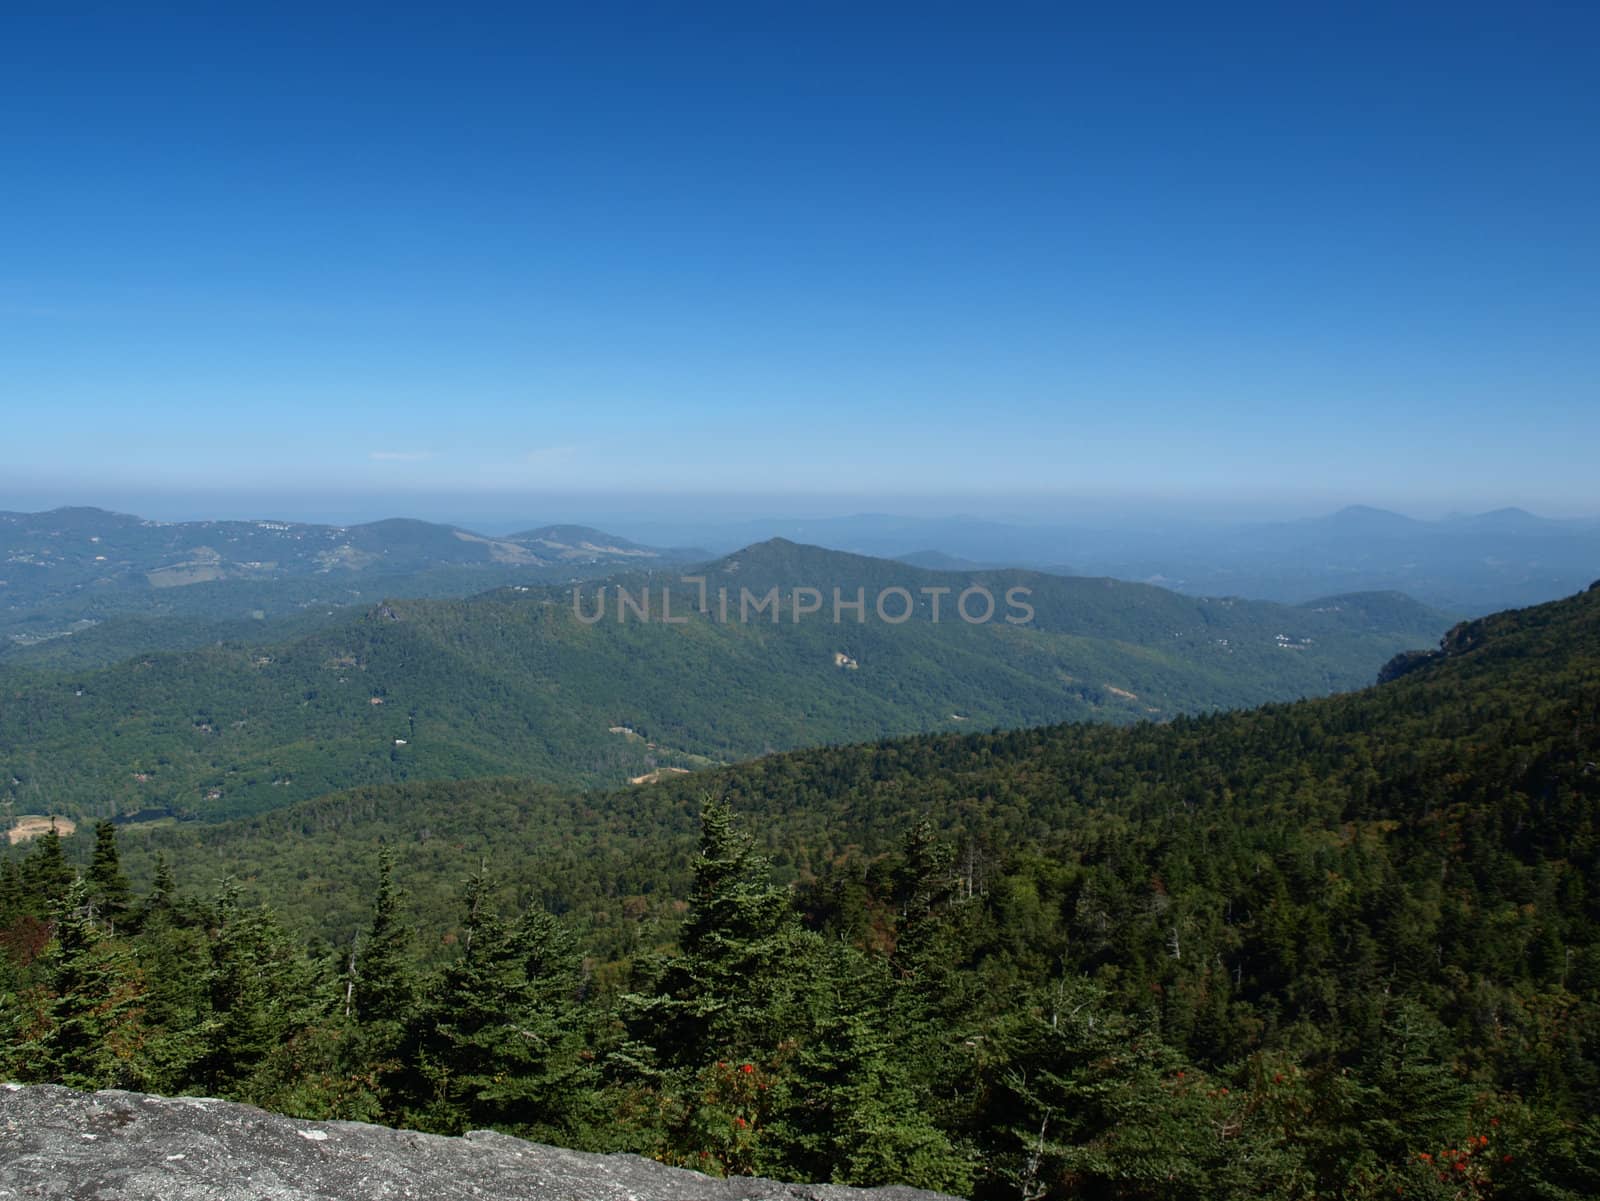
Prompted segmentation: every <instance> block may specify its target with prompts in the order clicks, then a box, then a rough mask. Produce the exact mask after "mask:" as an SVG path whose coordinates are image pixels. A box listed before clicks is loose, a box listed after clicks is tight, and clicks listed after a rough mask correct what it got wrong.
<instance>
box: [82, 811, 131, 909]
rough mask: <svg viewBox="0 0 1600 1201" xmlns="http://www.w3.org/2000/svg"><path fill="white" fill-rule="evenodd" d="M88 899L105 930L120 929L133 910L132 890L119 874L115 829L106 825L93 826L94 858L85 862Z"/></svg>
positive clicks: (119, 863) (120, 870)
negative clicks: (86, 866) (87, 867)
mask: <svg viewBox="0 0 1600 1201" xmlns="http://www.w3.org/2000/svg"><path fill="white" fill-rule="evenodd" d="M89 895H90V897H91V899H92V900H93V902H94V905H95V909H96V911H97V914H98V916H99V918H100V920H101V921H102V922H104V923H105V924H106V927H107V929H109V930H113V931H115V930H116V929H118V928H119V927H120V926H122V925H123V924H124V922H125V920H126V919H127V916H128V913H129V910H130V909H132V907H133V903H132V896H133V894H132V890H131V889H130V888H129V887H128V878H127V877H126V876H124V875H123V874H122V862H121V856H120V855H119V854H118V853H117V828H116V826H114V825H113V824H112V823H111V822H109V821H101V822H98V823H96V824H95V828H94V855H93V857H92V858H91V859H90V860H89Z"/></svg>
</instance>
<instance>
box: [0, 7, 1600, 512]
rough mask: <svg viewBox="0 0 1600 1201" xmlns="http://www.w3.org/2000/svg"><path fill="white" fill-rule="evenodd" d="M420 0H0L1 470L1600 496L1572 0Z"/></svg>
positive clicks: (1479, 501)
mask: <svg viewBox="0 0 1600 1201" xmlns="http://www.w3.org/2000/svg"><path fill="white" fill-rule="evenodd" d="M446 7H447V6H440V5H433V6H427V7H416V8H409V7H407V6H406V5H404V4H388V5H382V6H376V5H374V6H371V7H362V6H357V5H337V6H320V5H319V6H305V7H296V6H294V5H291V4H278V5H253V6H248V7H247V6H241V5H216V4H205V5H193V6H170V5H158V6H154V7H150V8H147V7H146V6H142V5H127V4H120V5H95V4H72V5H63V4H59V3H37V4H35V3H31V2H28V0H21V2H17V0H13V3H10V4H8V5H6V6H5V8H4V12H3V15H0V153H3V160H0V161H3V162H4V170H3V171H0V420H3V423H4V433H3V435H0V508H8V507H35V506H37V505H42V504H54V503H64V502H68V501H85V502H95V503H107V504H113V505H121V506H122V507H135V506H136V505H138V504H143V505H144V507H146V508H149V507H151V503H150V502H149V498H150V497H153V496H157V495H163V494H170V495H173V496H184V495H188V496H201V495H204V496H207V497H212V498H215V497H222V496H235V497H246V498H248V500H247V501H240V502H239V503H241V504H243V503H248V504H250V505H255V506H257V507H262V506H269V507H270V505H271V504H274V503H276V502H275V501H273V500H272V499H271V498H274V497H278V498H289V497H293V496H295V495H296V494H299V495H300V496H301V497H302V503H304V501H303V498H304V497H306V496H311V495H316V496H348V497H367V498H369V503H377V502H373V501H371V498H374V497H379V498H382V502H381V503H382V504H384V505H387V506H388V507H390V508H392V509H395V510H397V511H398V510H402V509H403V510H406V511H412V512H418V513H419V514H421V515H429V512H430V507H431V508H434V509H437V508H438V506H439V504H441V503H443V502H442V501H439V500H438V499H437V498H441V497H446V496H448V497H455V498H458V499H459V498H460V497H463V496H469V497H470V496H472V495H474V494H478V495H486V496H487V495H494V494H508V495H510V494H533V493H538V494H551V495H553V494H563V495H574V496H577V497H579V498H582V497H593V498H596V504H597V505H599V504H600V500H601V499H603V498H606V497H610V498H612V502H615V498H617V497H618V496H622V495H627V496H647V495H649V494H653V493H662V494H678V495H687V494H694V495H697V496H705V495H712V496H714V495H717V494H722V493H726V494H729V495H730V496H731V495H737V496H740V497H743V498H746V500H745V501H742V502H741V504H748V505H750V506H756V507H758V506H760V505H763V504H764V505H766V506H767V507H769V508H772V507H781V503H780V501H781V498H782V497H784V496H786V495H787V496H790V497H794V498H799V497H805V498H811V500H809V501H805V502H801V501H800V500H794V501H793V502H792V503H791V504H790V505H789V507H790V508H793V507H795V506H796V505H802V504H803V503H813V504H821V503H822V500H824V499H826V498H827V497H828V496H829V495H830V494H832V495H833V496H834V497H835V498H836V499H838V498H842V497H845V496H848V497H849V498H851V499H850V502H849V503H850V504H851V505H852V506H856V505H858V503H859V504H861V505H870V503H871V501H872V500H873V498H883V501H884V503H883V504H882V505H880V506H878V507H886V508H894V507H895V503H896V501H895V498H902V499H903V498H907V497H913V496H915V497H919V498H921V500H920V501H919V502H918V503H919V504H920V505H921V506H922V507H923V508H926V507H928V506H929V505H932V506H933V507H939V506H944V507H947V508H949V509H952V510H955V509H959V510H962V511H972V512H977V511H983V510H984V508H985V507H986V506H988V507H990V508H1004V509H1005V510H1006V511H1008V512H1014V511H1016V510H1017V508H1018V506H1019V504H1020V503H1022V502H1021V501H1019V499H1018V498H1026V497H1029V496H1034V495H1038V496H1045V497H1056V498H1062V499H1063V503H1070V502H1071V501H1072V499H1073V498H1085V499H1086V498H1092V499H1093V501H1094V502H1095V503H1097V504H1102V505H1103V504H1105V503H1107V502H1108V501H1110V502H1111V503H1113V504H1115V503H1118V502H1119V501H1120V500H1122V499H1126V500H1127V502H1128V503H1130V504H1133V503H1147V504H1161V503H1166V504H1170V505H1173V506H1178V507H1187V506H1199V507H1204V506H1227V505H1236V506H1245V507H1254V508H1256V509H1265V510H1269V511H1275V512H1276V511H1283V512H1287V511H1291V510H1301V511H1311V510H1317V509H1325V508H1329V507H1332V506H1334V505H1335V504H1338V503H1344V502H1347V501H1364V502H1369V503H1384V504H1390V505H1393V506H1395V507H1400V508H1406V509H1409V510H1410V511H1413V512H1419V513H1427V512H1434V511H1442V510H1444V509H1447V508H1455V507H1494V506H1497V505H1501V504H1513V503H1515V504H1524V505H1527V506H1529V507H1532V508H1535V509H1540V510H1542V511H1546V512H1552V513H1593V512H1600V490H1597V488H1596V485H1595V482H1594V477H1595V475H1596V472H1595V470H1594V466H1593V463H1594V457H1595V448H1596V446H1597V445H1600V403H1597V398H1600V336H1597V334H1596V331H1597V329H1600V304H1597V295H1600V288H1597V283H1596V280H1597V278H1600V226H1597V222H1596V220H1595V214H1596V213H1597V212H1600V164H1597V149H1596V145H1597V144H1596V141H1595V136H1594V131H1595V130H1596V129H1597V128H1600V85H1597V84H1596V81H1595V71H1594V63H1595V62H1596V61H1597V59H1600V36H1597V35H1600V17H1597V16H1596V15H1594V13H1593V11H1592V10H1591V11H1590V12H1588V13H1585V12H1584V11H1583V9H1582V8H1581V7H1579V6H1570V7H1566V8H1558V7H1543V6H1538V5H1533V6H1520V7H1517V8H1514V9H1513V8H1511V7H1507V6H1496V7H1495V8H1492V9H1491V8H1481V9H1476V10H1475V9H1474V8H1473V7H1472V6H1463V5H1450V6H1440V7H1438V8H1433V9H1429V8H1427V7H1425V6H1422V5H1405V6H1372V7H1369V8H1364V7H1359V6H1324V7H1321V8H1316V9H1313V8H1308V7H1306V6H1290V5H1278V6H1270V7H1260V8H1243V7H1234V8H1231V9H1230V8H1229V7H1228V6H1193V5H1183V6H1176V7H1173V8H1170V9H1164V8H1161V7H1146V8H1142V9H1138V10H1136V11H1124V10H1119V15H1118V18H1117V19H1113V16H1112V14H1110V13H1109V12H1104V13H1102V12H1100V11H1097V10H1090V9H1086V8H1084V9H1072V8H1070V7H1067V6H1063V7H1061V8H1059V9H1057V10H1055V11H1053V12H1048V11H1047V10H1045V9H1043V8H1031V9H1024V8H1009V9H1007V8H996V7H992V6H985V7H984V9H983V10H982V17H983V20H982V21H979V20H978V19H977V18H978V16H979V12H980V10H979V9H978V8H977V7H973V6H962V7H957V6H946V7H941V6H937V5H935V6H926V5H924V6H918V7H915V8H911V7H907V8H891V7H874V6H860V5H856V6H844V5H837V6H835V5H781V6H780V5H762V4H743V5H739V6H736V7H734V6H730V7H727V8H725V9H717V8H714V7H709V6H684V5H676V6H668V5H652V6H608V7H605V8H597V9H591V10H589V11H590V12H591V13H592V14H594V15H593V23H592V24H587V25H580V24H575V23H572V22H570V21H569V20H567V19H565V18H564V17H561V16H557V15H554V10H553V9H552V10H550V11H544V10H541V9H540V8H539V7H538V6H529V5H520V6H505V7H492V6H482V5H476V6H453V7H452V10H451V11H446ZM463 8H465V9H467V10H468V11H455V10H456V9H463ZM1394 8H1399V9H1403V10H1404V11H1403V12H1402V13H1396V12H1394V11H1388V10H1390V9H1394ZM332 10H337V11H332ZM863 11H870V12H872V13H874V14H876V15H873V16H871V17H870V18H864V17H863ZM752 496H754V497H757V498H758V499H756V500H749V499H748V498H750V497H752ZM261 498H266V499H261ZM429 498H435V499H434V500H430V499H429ZM759 498H775V499H770V500H766V499H759ZM819 498H820V499H819ZM860 498H865V499H860ZM930 498H931V499H930ZM258 500H259V504H258ZM195 503H198V502H195ZM205 503H207V504H208V505H216V506H218V507H221V508H226V507H227V505H226V504H223V503H222V502H218V501H215V500H211V501H207V502H205ZM284 503H285V504H287V503H288V502H287V500H285V501H284ZM330 503H331V502H330ZM451 503H457V502H456V501H452V502H451ZM615 503H620V502H615ZM640 503H641V504H642V505H644V506H645V508H648V507H649V502H648V501H647V500H642V501H640ZM838 503H843V501H842V500H838ZM906 503H907V504H909V502H906ZM158 507H159V506H158ZM278 507H283V506H282V505H279V506H278ZM335 507H336V506H335ZM574 507H575V508H577V509H581V508H582V503H581V500H580V501H579V502H574ZM602 507H603V506H602ZM329 516H332V517H338V516H340V514H338V513H330V514H329Z"/></svg>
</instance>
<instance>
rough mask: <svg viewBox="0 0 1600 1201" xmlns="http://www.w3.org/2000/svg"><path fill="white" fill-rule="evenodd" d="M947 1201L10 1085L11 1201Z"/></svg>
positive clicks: (4, 1115) (0, 1121) (7, 1169)
mask: <svg viewBox="0 0 1600 1201" xmlns="http://www.w3.org/2000/svg"><path fill="white" fill-rule="evenodd" d="M23 1198H61V1199H63V1201H66V1199H68V1198H70V1199H71V1201H146V1199H149V1201H157V1199H159V1201H200V1199H201V1198H205V1199H206V1201H378V1199H380V1198H394V1199H396V1201H399V1199H401V1198H416V1199H418V1201H457V1199H458V1198H461V1199H465V1198H473V1199H474V1201H613V1199H614V1201H747V1199H748V1201H758V1199H759V1201H948V1199H943V1198H940V1197H939V1195H938V1194H935V1193H928V1192H923V1191H922V1190H920V1189H911V1188H879V1189H853V1188H842V1187H839V1186H837V1185H813V1184H781V1183H778V1182H776V1181H772V1180H760V1179H756V1178H753V1177H735V1178H734V1179H731V1180H717V1179H713V1178H711V1177H708V1176H702V1175H700V1174H699V1173H697V1172H688V1171H684V1170H683V1169H681V1168H669V1167H666V1166H664V1165H662V1164H658V1163H656V1162H654V1161H653V1160H649V1159H642V1158H640V1157H639V1156H636V1155H590V1154H585V1153H583V1152H579V1151H564V1150H560V1149H558V1148H555V1147H545V1146H540V1145H539V1144H538V1143H529V1142H524V1141H523V1140H521V1139H516V1138H511V1137H509V1136H507V1135H503V1134H493V1133H489V1132H486V1131H475V1132H473V1133H471V1134H468V1135H466V1136H465V1137H463V1138H444V1137H442V1136H440V1135H435V1134H416V1133H412V1132H409V1131H402V1130H389V1129H387V1128H385V1127H382V1126H367V1125H364V1124H362V1123H359V1122H308V1121H301V1120H299V1119H296V1118H285V1117H279V1116H277V1115H276V1114H270V1113H266V1112H265V1111H263V1110H260V1109H255V1108H253V1107H252V1106H249V1105H235V1104H233V1103H232V1102H228V1101H213V1100H205V1099H200V1098H193V1097H181V1098H166V1097H151V1096H146V1095H144V1094H142V1093H128V1092H121V1091H116V1090H107V1091H104V1092H97V1093H80V1092H75V1091H73V1090H71V1089H66V1088H57V1087H55V1086H53V1085H30V1086H28V1087H22V1086H19V1085H15V1084H7V1085H4V1086H0V1201H21V1199H23Z"/></svg>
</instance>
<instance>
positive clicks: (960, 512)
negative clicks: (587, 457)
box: [0, 489, 1600, 536]
mask: <svg viewBox="0 0 1600 1201" xmlns="http://www.w3.org/2000/svg"><path fill="white" fill-rule="evenodd" d="M80 506H81V507H90V508H99V509H105V510H108V511H111V512H117V513H125V514H128V515H131V516H135V517H140V518H144V519H146V520H151V521H163V522H187V521H251V520H284V521H296V522H305V523H310V524H321V525H356V524H361V523H365V522H372V521H379V520H384V519H387V518H411V519H416V520H421V521H429V522H435V523H438V524H444V525H455V526H460V527H462V528H465V529H470V530H473V531H475V532H478V533H485V534H507V533H512V532H515V531H518V530H522V529H529V528H533V527H536V526H540V525H556V524H575V525H590V526H596V527H599V528H602V529H606V530H607V532H610V533H615V534H619V535H623V536H629V530H630V528H634V529H641V530H649V529H651V528H653V527H663V526H670V525H678V524H685V523H689V524H695V525H704V526H718V525H725V526H728V527H735V526H743V525H748V524H756V523H762V522H770V523H773V524H780V523H785V522H788V523H794V522H805V521H830V520H836V519H841V518H858V517H874V518H877V517H881V518H887V519H905V520H916V521H963V520H971V521H980V522H994V523H998V524H1003V525H1014V526H1051V525H1083V526H1092V527H1095V528H1100V529H1107V530H1115V529H1118V528H1134V527H1147V526H1150V525H1163V526H1175V527H1182V526H1186V525H1187V526H1230V525H1245V524H1255V523H1274V522H1281V521H1297V520H1310V519H1315V518H1319V517H1326V516H1329V515H1330V514H1333V513H1336V512H1338V511H1340V510H1342V509H1345V508H1372V509H1381V510H1385V511H1388V512H1394V513H1399V514H1401V515H1403V516H1406V517H1410V518H1413V519H1416V520H1419V521H1438V520H1442V519H1446V518H1450V517H1461V516H1474V515H1478V514H1481V513H1488V512H1495V511H1498V510H1502V509H1522V510H1525V511H1527V512H1530V513H1532V514H1534V515H1535V516H1538V517H1543V518H1549V519H1552V520H1600V508H1589V509H1581V508H1577V507H1572V508H1561V507H1553V506H1551V505H1549V504H1546V503H1540V502H1538V501H1534V502H1532V503H1527V502H1525V501H1523V500H1522V499H1521V498H1510V499H1502V500H1498V501H1497V500H1492V499H1471V498H1462V499H1455V500H1450V501H1443V500H1441V501H1432V502H1427V501H1411V500H1407V499H1405V498H1384V497H1378V498H1372V497H1360V496H1353V495H1349V496H1316V497H1297V498H1274V499H1266V498H1263V499H1259V500H1253V501H1250V500H1242V499H1221V498H1197V497H1187V498H1184V497H1160V496H1122V497H1081V496H1070V495H1061V494H1040V495H1035V496H1019V495H1015V494H1013V495H1009V496H1007V495H987V496H985V495H975V494H961V495H952V494H943V495H938V494H930V495H915V494H911V495H908V494H904V493H899V494H878V495H872V494H860V493H837V494H819V493H797V494H787V495H785V494H750V493H726V494H719V493H704V492H702V493H693V492H687V491H684V492H657V493H626V492H595V493H584V492H551V493H531V494H530V493H523V494H518V493H359V492H352V493H330V492H322V491H307V492H299V493H288V492H278V493H268V492H232V493H230V492H176V491H167V490H160V491H157V490H152V491H142V490H139V491H136V490H121V489H112V490H106V489H81V490H79V489H52V490H48V491H45V490H40V491H36V492H35V491H12V490H5V491H0V512H18V513H35V512H44V511H48V510H51V509H58V508H74V507H80Z"/></svg>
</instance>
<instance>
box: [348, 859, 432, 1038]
mask: <svg viewBox="0 0 1600 1201" xmlns="http://www.w3.org/2000/svg"><path fill="white" fill-rule="evenodd" d="M402 899H403V898H402V894H401V892H400V890H399V889H398V888H396V887H395V883H394V857H393V856H392V855H391V854H390V852H389V849H388V848H387V847H385V848H383V850H382V851H380V852H379V856H378V895H377V898H376V899H375V900H374V902H373V907H372V924H371V926H370V927H368V930H367V937H366V939H365V940H364V941H363V942H362V943H361V946H360V949H359V951H358V952H357V955H356V961H355V971H354V973H353V974H352V979H351V989H350V1005H351V1014H352V1016H353V1017H354V1018H355V1019H356V1021H358V1022H360V1023H362V1024H363V1025H371V1024H374V1023H379V1022H387V1023H393V1024H396V1025H397V1024H398V1023H400V1022H402V1021H404V1020H405V1018H406V1016H407V1015H408V1014H409V1013H410V1012H411V1007H412V1005H413V1003H414V1000H415V997H414V993H415V990H416V984H415V981H414V979H413V978H412V973H411V961H412V956H411V947H410V942H411V936H410V931H409V930H408V929H407V928H406V926H405V924H404V923H403V922H402V921H401V920H400V906H401V902H402Z"/></svg>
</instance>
